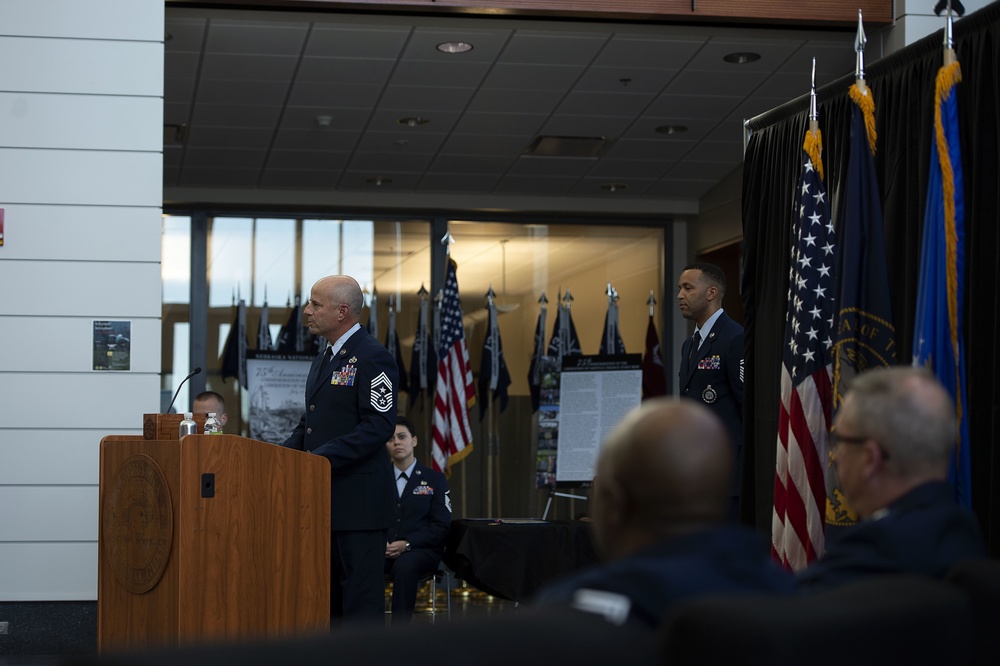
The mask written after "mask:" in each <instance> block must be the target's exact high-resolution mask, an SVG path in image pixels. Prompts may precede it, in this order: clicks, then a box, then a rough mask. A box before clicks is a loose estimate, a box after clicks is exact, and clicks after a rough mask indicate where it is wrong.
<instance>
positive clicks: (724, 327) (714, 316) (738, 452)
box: [677, 263, 743, 522]
mask: <svg viewBox="0 0 1000 666" xmlns="http://www.w3.org/2000/svg"><path fill="white" fill-rule="evenodd" d="M725 294H726V274H725V273H724V272H723V271H722V269H721V268H719V267H718V266H716V265H715V264H708V263H694V264H689V265H688V266H685V267H684V270H683V271H681V275H680V278H679V279H678V280H677V305H678V307H679V308H680V311H681V316H682V317H684V318H685V319H690V320H691V321H693V322H694V323H695V328H694V335H692V336H691V337H690V338H688V339H687V340H685V342H684V344H683V345H682V346H681V369H680V395H681V396H682V397H685V398H691V399H692V400H697V401H698V402H700V403H702V404H703V405H705V406H706V407H708V408H709V409H711V410H712V411H713V412H715V415H716V416H718V417H719V418H720V419H721V420H722V422H723V423H724V424H725V426H726V430H727V431H728V432H729V438H730V440H731V443H732V447H733V470H734V473H733V478H732V482H731V484H730V490H729V519H730V521H731V522H736V521H737V520H738V519H739V503H740V477H741V474H742V467H743V466H742V449H743V446H742V443H743V327H742V326H740V325H739V324H738V323H737V322H736V321H735V320H733V319H731V318H730V317H729V315H727V314H726V313H725V311H724V310H723V309H722V297H723V296H725Z"/></svg>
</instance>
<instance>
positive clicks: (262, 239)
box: [247, 218, 296, 307]
mask: <svg viewBox="0 0 1000 666" xmlns="http://www.w3.org/2000/svg"><path fill="white" fill-rule="evenodd" d="M295 226H296V221H295V220H293V219H264V218H258V219H256V220H254V242H253V295H252V298H247V305H252V306H255V307H260V306H262V305H264V303H265V301H266V302H267V303H268V304H271V303H275V304H279V305H284V304H285V301H286V300H287V298H288V296H289V295H291V294H294V293H295Z"/></svg>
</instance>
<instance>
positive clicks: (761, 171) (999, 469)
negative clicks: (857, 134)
mask: <svg viewBox="0 0 1000 666" xmlns="http://www.w3.org/2000/svg"><path fill="white" fill-rule="evenodd" d="M941 25H942V28H943V26H944V19H942V20H941ZM954 32H955V51H956V53H957V55H958V60H959V62H960V63H961V69H962V82H961V83H959V84H958V88H957V90H958V105H959V113H960V123H961V124H960V128H961V133H962V164H963V171H964V177H965V186H964V193H965V250H966V264H965V286H966V297H965V319H964V328H965V331H964V333H965V354H966V364H967V368H968V394H969V395H968V410H969V431H970V439H971V447H972V448H971V459H972V499H973V509H974V510H975V512H976V515H977V516H978V517H979V520H980V523H981V524H982V526H983V531H984V534H985V535H986V537H987V540H988V542H989V546H990V552H991V554H992V555H993V556H998V555H1000V455H998V453H997V451H998V445H997V439H998V437H1000V408H998V407H1000V387H998V381H1000V354H998V348H1000V333H998V330H1000V235H998V231H997V226H998V223H1000V177H998V170H997V166H998V161H1000V141H998V138H997V137H998V134H1000V80H998V75H997V68H998V63H1000V3H994V4H991V5H989V6H987V7H985V8H984V9H982V10H980V11H978V12H976V13H975V14H971V15H969V16H967V17H966V18H964V19H962V20H960V21H957V22H956V23H955V31H954ZM845 39H847V38H845ZM942 41H943V30H941V31H938V32H937V33H935V34H933V35H930V36H928V37H927V38H925V39H923V40H921V41H919V42H916V43H914V44H911V45H910V46H908V47H906V48H905V49H903V50H901V51H899V52H897V53H895V54H893V55H891V56H889V57H886V58H883V59H882V60H880V61H878V62H876V63H873V64H872V65H871V66H870V67H868V68H867V71H866V75H867V76H866V78H867V81H868V84H869V86H870V87H871V89H872V90H873V94H874V98H875V121H876V130H877V133H878V143H877V146H876V154H875V168H876V171H877V175H878V182H879V188H880V191H881V195H882V202H883V207H884V224H885V239H886V247H887V262H888V268H889V281H890V283H889V284H887V285H885V288H886V290H888V291H889V293H890V295H891V299H892V310H893V317H894V323H895V327H896V344H897V349H898V357H897V358H898V362H900V363H908V362H909V361H910V359H911V358H912V353H913V325H914V317H915V312H916V298H917V284H918V278H919V266H920V242H921V235H922V232H923V219H924V205H925V199H926V192H927V175H928V169H929V159H930V140H931V133H932V128H933V96H934V78H935V75H936V74H937V70H938V68H939V67H940V66H941V64H942ZM845 48H847V47H846V46H845ZM822 67H823V63H822V62H817V68H818V69H820V70H822ZM853 81H854V76H853V75H850V76H847V77H844V78H842V79H840V80H838V81H836V82H834V83H832V84H830V85H827V86H824V87H823V88H822V89H821V90H820V91H818V101H819V123H820V130H821V131H822V133H823V166H824V168H825V173H826V185H827V190H828V193H829V196H830V200H831V203H832V206H833V210H832V213H833V219H835V220H836V219H837V215H838V208H839V204H840V195H841V191H842V188H841V184H842V181H843V177H844V171H845V169H846V166H847V158H848V155H847V149H848V148H847V146H848V142H849V140H850V129H849V128H850V105H851V101H850V99H849V98H848V96H847V91H848V88H849V86H850V85H851V84H852V83H853ZM803 88H804V90H808V81H804V82H803ZM808 107H809V97H808V95H804V96H802V97H800V98H798V99H796V100H793V101H791V102H789V103H787V104H785V105H783V106H781V107H779V108H777V109H774V110H773V111H770V112H768V113H767V114H765V115H763V116H758V117H757V118H755V119H753V120H752V121H750V123H748V127H749V129H750V130H751V132H752V136H751V138H750V141H749V144H748V147H747V151H746V156H745V162H744V173H743V234H744V247H745V249H744V256H743V266H742V277H741V287H742V295H743V303H744V307H745V309H746V334H745V344H746V383H747V390H746V397H745V401H746V404H745V406H744V424H743V428H744V446H743V449H744V456H745V462H744V473H743V483H744V493H743V496H744V498H747V499H749V498H753V501H752V502H751V501H744V505H743V507H742V518H743V520H744V521H745V522H749V523H754V524H756V525H757V526H758V528H759V529H761V530H763V531H769V530H770V526H771V515H772V509H773V500H774V465H775V446H776V442H777V431H778V426H777V421H778V408H779V376H780V367H781V359H782V344H783V338H784V325H785V311H786V297H787V292H788V269H789V258H790V253H791V247H792V238H791V233H792V231H791V229H792V202H793V189H794V188H795V184H796V180H797V178H798V175H799V169H800V165H799V155H800V151H801V147H802V141H803V139H804V137H805V132H806V129H807V126H808V118H807V115H808Z"/></svg>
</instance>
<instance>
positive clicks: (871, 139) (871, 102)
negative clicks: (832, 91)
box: [848, 83, 878, 155]
mask: <svg viewBox="0 0 1000 666" xmlns="http://www.w3.org/2000/svg"><path fill="white" fill-rule="evenodd" d="M867 88H868V91H867V93H863V92H861V89H860V88H858V84H857V83H855V84H854V85H852V86H851V87H850V90H848V95H850V97H851V99H852V100H854V103H855V104H857V105H858V107H859V108H860V109H861V114H862V115H863V116H864V119H865V131H866V132H867V133H868V147H869V148H870V149H871V151H872V155H874V154H875V141H876V139H878V134H877V133H876V132H875V97H874V96H873V93H872V89H871V86H867Z"/></svg>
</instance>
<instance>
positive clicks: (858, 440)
mask: <svg viewBox="0 0 1000 666" xmlns="http://www.w3.org/2000/svg"><path fill="white" fill-rule="evenodd" d="M869 439H871V437H869V436H868V435H853V436H852V435H841V434H840V433H839V432H837V431H836V430H834V431H833V432H831V433H830V448H831V449H833V448H834V447H836V446H837V444H840V443H841V442H843V443H844V444H864V443H865V442H867V441H868V440H869ZM878 448H879V451H881V452H882V460H888V459H889V452H888V451H886V450H885V447H884V446H882V445H881V444H879V447H878Z"/></svg>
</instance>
